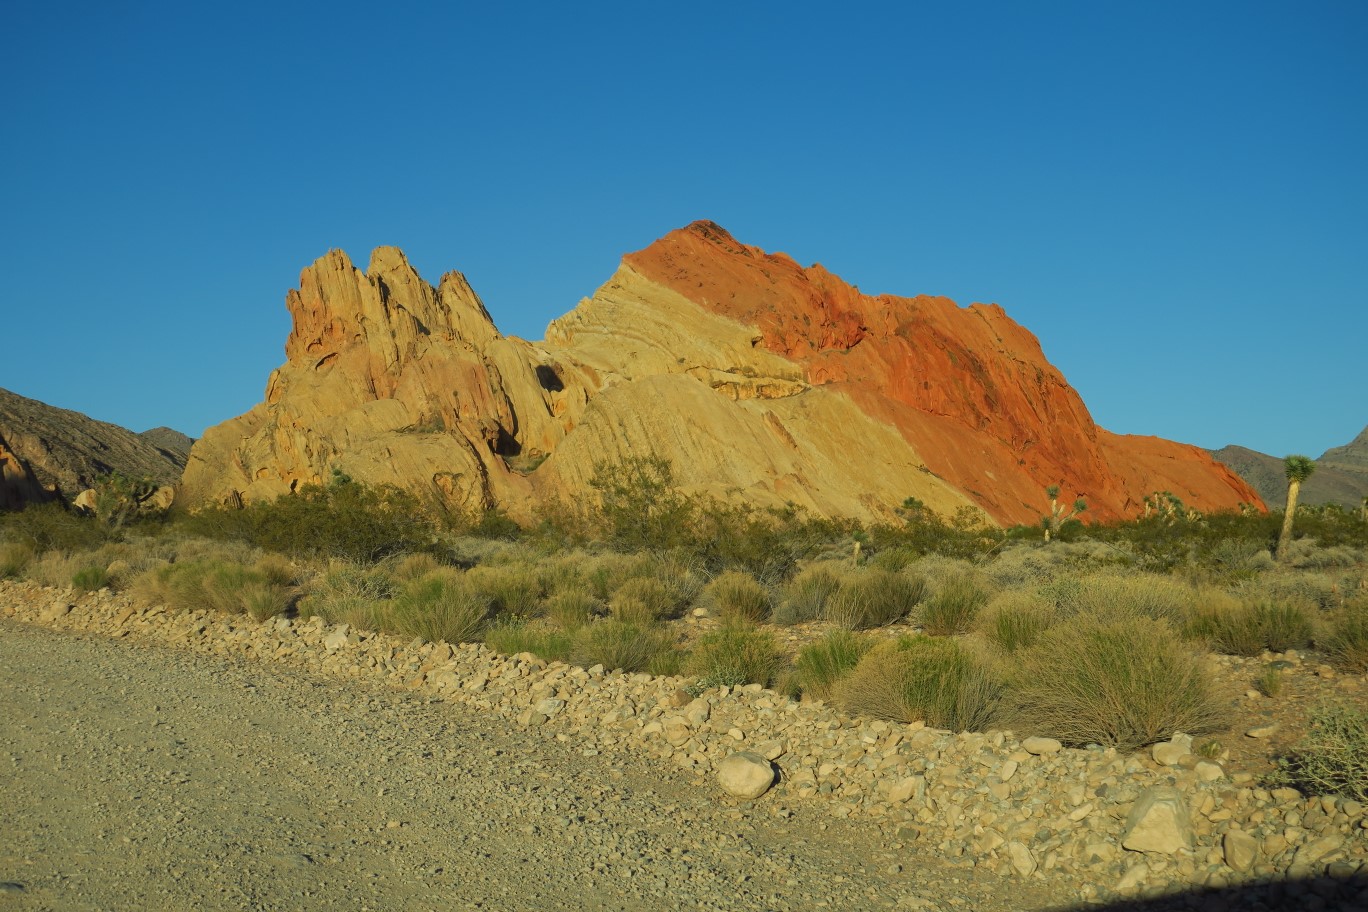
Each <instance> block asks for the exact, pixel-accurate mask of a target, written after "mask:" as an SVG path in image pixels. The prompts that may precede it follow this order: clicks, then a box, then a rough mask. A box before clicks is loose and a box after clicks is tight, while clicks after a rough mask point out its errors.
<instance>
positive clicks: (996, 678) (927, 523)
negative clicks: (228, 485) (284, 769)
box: [0, 460, 1368, 794]
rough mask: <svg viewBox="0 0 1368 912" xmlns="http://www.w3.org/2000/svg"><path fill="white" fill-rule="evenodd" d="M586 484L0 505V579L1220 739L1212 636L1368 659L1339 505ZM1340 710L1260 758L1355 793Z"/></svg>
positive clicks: (1097, 732)
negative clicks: (989, 511)
mask: <svg viewBox="0 0 1368 912" xmlns="http://www.w3.org/2000/svg"><path fill="white" fill-rule="evenodd" d="M593 488H594V490H595V491H597V492H598V494H599V495H600V501H599V502H598V503H596V504H590V505H586V506H580V507H577V508H571V507H566V506H562V507H561V508H559V509H555V510H550V511H548V514H547V515H546V516H545V517H543V518H542V520H541V521H540V522H539V523H538V524H537V525H535V526H532V527H530V528H521V527H519V526H517V525H516V524H513V523H512V522H510V521H509V520H508V519H507V518H506V517H503V516H502V515H500V514H490V515H481V516H473V517H460V516H451V515H448V514H444V513H442V512H441V511H438V510H435V509H431V508H428V507H425V505H424V504H422V503H421V502H420V501H418V500H417V499H416V498H414V497H412V496H411V495H408V494H405V493H403V492H400V491H397V490H393V489H387V488H372V487H368V486H366V485H363V484H360V483H358V482H355V481H353V480H351V479H348V478H345V477H342V476H338V477H334V478H333V479H332V481H331V482H330V483H329V484H328V485H326V486H320V487H312V488H305V489H303V490H301V491H300V492H298V493H296V494H294V495H290V496H286V497H282V498H280V499H279V500H277V501H275V502H272V503H259V504H253V505H249V506H248V507H246V508H242V509H230V508H213V509H207V510H203V511H200V512H198V513H196V514H193V515H170V516H146V515H141V514H137V515H127V516H124V517H123V518H122V519H121V520H120V521H119V522H117V523H111V522H108V521H105V520H104V519H102V518H100V517H98V516H96V517H83V516H78V515H76V514H73V513H68V512H66V511H65V510H63V509H62V508H61V507H60V505H51V504H49V505H42V506H35V507H29V508H28V509H26V510H24V511H21V512H15V513H9V514H4V515H0V576H12V577H28V578H31V579H34V580H37V581H40V582H42V583H45V584H47V585H53V586H60V587H71V588H73V589H78V590H94V589H99V588H103V587H111V588H115V589H122V590H125V591H128V592H130V593H131V594H133V595H134V596H135V597H137V598H138V599H140V600H142V601H144V602H146V603H149V604H150V603H158V604H162V605H165V606H166V607H167V608H169V609H171V610H173V611H184V610H190V609H197V608H210V609H213V610H216V611H222V612H232V613H245V614H250V615H251V616H252V617H255V618H258V619H267V618H270V617H273V616H275V615H279V614H287V615H298V616H301V617H311V616H318V617H322V618H324V619H325V620H326V621H328V622H329V623H344V624H348V625H351V626H353V627H356V628H360V629H367V630H378V631H387V632H391V633H394V634H396V635H399V636H402V637H405V638H410V639H415V638H416V639H421V640H424V641H446V642H449V643H461V642H474V641H482V642H484V643H486V644H487V645H489V646H490V647H492V648H494V649H497V650H499V651H501V652H505V653H509V654H518V653H532V654H534V655H537V656H539V657H542V658H544V659H547V660H558V661H565V662H571V663H577V664H580V665H583V666H586V667H588V666H594V665H600V666H602V667H603V668H604V669H605V670H609V671H611V670H615V669H616V670H621V671H624V672H633V673H636V672H646V673H650V674H662V675H684V676H686V678H687V679H688V682H689V683H688V685H687V686H688V687H689V688H690V689H693V690H695V691H701V690H703V689H707V688H712V687H743V686H748V685H760V686H765V687H772V688H774V689H776V690H778V691H780V692H782V693H784V694H787V695H788V696H791V697H793V698H795V699H818V700H825V701H829V702H832V703H834V704H836V705H838V706H840V707H842V708H843V709H845V710H847V711H849V712H851V713H855V714H859V715H865V716H870V717H876V718H881V719H887V720H893V721H898V722H909V721H915V720H922V721H924V722H926V723H927V724H928V725H932V726H935V727H941V728H953V729H960V730H964V729H972V730H986V729H988V728H999V729H1011V730H1013V731H1016V732H1018V733H1021V734H1037V735H1043V736H1048V737H1053V738H1056V739H1058V740H1059V741H1061V742H1062V743H1064V744H1066V745H1074V746H1086V745H1089V744H1097V745H1102V746H1114V747H1117V748H1121V749H1134V748H1139V747H1143V746H1145V745H1148V744H1152V743H1155V742H1158V741H1162V740H1165V739H1167V738H1169V737H1171V736H1172V735H1173V734H1174V733H1176V732H1184V733H1187V734H1189V735H1194V736H1197V737H1198V739H1199V741H1201V742H1202V743H1204V744H1214V745H1216V747H1215V748H1213V751H1217V750H1219V746H1220V741H1221V738H1222V737H1224V736H1225V733H1229V732H1230V731H1231V727H1232V726H1233V725H1235V724H1237V722H1238V720H1237V719H1236V718H1234V714H1235V710H1234V709H1233V708H1232V707H1233V705H1234V703H1233V701H1232V694H1231V693H1229V689H1228V688H1227V687H1226V686H1225V684H1224V683H1223V682H1222V681H1221V679H1220V678H1219V676H1217V675H1216V674H1214V673H1213V669H1214V667H1215V665H1214V657H1219V656H1223V655H1224V656H1245V657H1248V656H1256V657H1257V656H1261V655H1269V654H1272V653H1284V652H1285V651H1287V650H1300V651H1302V652H1305V653H1308V654H1311V655H1314V656H1316V657H1317V658H1318V660H1319V661H1323V662H1325V663H1327V665H1328V666H1329V667H1333V668H1334V669H1336V670H1337V671H1338V672H1339V673H1341V674H1347V675H1362V674H1365V673H1368V523H1365V522H1364V520H1363V518H1362V517H1361V516H1360V515H1359V514H1358V513H1357V512H1356V511H1354V512H1350V511H1343V510H1338V509H1335V508H1315V509H1308V508H1306V507H1302V508H1301V509H1299V510H1298V511H1297V521H1296V524H1295V527H1293V529H1294V531H1293V532H1292V533H1289V535H1290V537H1288V538H1286V539H1285V540H1281V541H1280V538H1281V537H1282V536H1283V533H1284V529H1286V528H1288V526H1287V524H1286V523H1285V522H1284V517H1282V516H1280V515H1278V514H1265V513H1259V512H1254V511H1245V512H1243V513H1228V514H1215V515H1208V516H1202V515H1199V514H1196V513H1195V512H1194V511H1190V510H1186V509H1185V508H1182V506H1181V502H1179V501H1176V498H1173V497H1172V495H1166V496H1160V495H1156V496H1155V497H1154V498H1153V499H1152V500H1151V499H1146V501H1145V502H1146V504H1147V509H1146V510H1145V511H1144V513H1143V514H1142V515H1141V516H1139V517H1137V518H1136V519H1134V520H1131V521H1128V522H1121V523H1113V524H1106V525H1103V524H1093V525H1084V524H1083V523H1082V522H1080V521H1079V519H1078V517H1077V516H1065V515H1064V514H1063V513H1062V512H1061V513H1059V515H1056V516H1053V517H1052V518H1049V519H1047V520H1046V522H1048V528H1049V531H1050V532H1051V534H1050V535H1049V537H1048V539H1044V538H1043V537H1042V536H1041V534H1040V528H1039V527H1019V528H1013V529H996V528H989V527H985V526H982V525H979V524H978V523H976V522H974V521H973V519H972V517H970V516H968V515H959V516H955V517H949V518H945V517H939V516H936V515H935V514H934V513H931V512H929V511H927V510H925V509H916V510H913V509H910V508H909V509H906V510H904V511H902V514H901V518H900V520H898V521H897V522H893V523H889V524H887V525H883V526H878V527H861V526H858V525H857V524H855V523H851V522H836V521H828V520H812V519H809V518H807V517H804V516H802V515H801V514H799V513H797V512H796V511H760V510H755V509H748V508H745V507H738V506H735V505H729V504H719V503H716V502H712V501H708V500H703V499H699V498H695V497H688V496H685V495H683V494H682V493H680V492H679V491H678V489H677V488H676V487H675V486H674V484H673V481H672V473H671V471H670V467H669V465H668V464H666V463H663V462H660V461H655V460H636V461H630V462H629V463H628V464H625V465H613V466H602V467H600V470H599V474H598V475H597V476H596V478H595V479H594V484H593ZM1175 502H1176V503H1175ZM1154 504H1158V505H1159V507H1163V508H1162V509H1160V508H1158V507H1155V506H1154ZM857 545H858V547H857ZM1274 555H1276V559H1275V556H1274ZM1275 664H1276V663H1275ZM1244 687H1246V688H1247V689H1252V690H1254V691H1257V692H1258V693H1260V694H1263V695H1265V697H1267V698H1268V699H1278V698H1279V696H1278V695H1279V694H1280V693H1281V692H1282V687H1283V677H1282V674H1281V672H1280V671H1279V669H1278V668H1276V667H1273V666H1272V665H1270V666H1269V667H1268V668H1267V669H1266V670H1265V671H1264V672H1263V673H1262V674H1260V675H1259V676H1257V677H1256V678H1251V680H1250V681H1248V682H1247V683H1245V684H1244ZM1364 726H1365V722H1364V716H1363V711H1362V710H1361V709H1358V708H1355V707H1353V706H1348V705H1346V704H1344V703H1343V702H1342V701H1341V702H1340V703H1335V704H1329V705H1327V706H1326V707H1324V708H1323V709H1321V710H1318V713H1317V715H1316V717H1315V724H1314V726H1312V728H1311V729H1310V733H1309V734H1308V738H1307V741H1306V743H1304V744H1303V745H1301V746H1300V747H1299V748H1298V749H1297V750H1295V751H1294V752H1292V753H1291V754H1289V755H1288V756H1286V757H1284V758H1283V760H1282V764H1281V766H1279V768H1278V773H1277V775H1278V776H1281V777H1282V781H1286V782H1293V783H1295V784H1296V785H1297V787H1299V788H1305V789H1310V790H1333V791H1339V792H1342V793H1345V794H1353V793H1354V789H1355V788H1356V787H1358V786H1356V785H1355V784H1354V783H1356V782H1357V783H1361V782H1362V775H1363V774H1362V769H1363V765H1364V764H1365V763H1368V744H1365V742H1364V738H1363V731H1364ZM1355 776H1357V777H1358V778H1357V779H1356V778H1354V777H1355Z"/></svg>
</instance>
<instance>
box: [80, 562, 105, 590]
mask: <svg viewBox="0 0 1368 912" xmlns="http://www.w3.org/2000/svg"><path fill="white" fill-rule="evenodd" d="M71 585H72V586H73V587H74V588H76V589H80V590H81V591H83V592H95V591H97V590H100V589H103V588H104V587H105V586H108V585H109V574H108V573H107V572H106V571H105V568H104V567H82V568H81V569H80V570H77V571H76V572H75V573H73V574H72V575H71Z"/></svg>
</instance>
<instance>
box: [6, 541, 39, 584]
mask: <svg viewBox="0 0 1368 912" xmlns="http://www.w3.org/2000/svg"><path fill="white" fill-rule="evenodd" d="M32 560H33V546H32V545H30V544H28V543H27V542H0V579H7V578H9V577H11V576H22V575H23V573H24V570H25V569H26V568H27V567H28V565H29V563H30V562H31V561H32Z"/></svg>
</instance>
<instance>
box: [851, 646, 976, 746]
mask: <svg viewBox="0 0 1368 912" xmlns="http://www.w3.org/2000/svg"><path fill="white" fill-rule="evenodd" d="M1000 697H1001V687H1000V685H999V684H998V683H997V682H995V681H994V680H993V679H992V677H991V676H990V675H989V673H988V671H987V670H986V669H985V668H984V667H983V666H982V665H981V664H980V663H979V662H978V661H977V660H976V659H975V658H974V656H973V655H972V654H970V653H969V652H968V651H967V650H966V649H965V648H964V647H963V646H962V645H960V643H958V642H957V641H955V640H948V639H937V638H932V637H925V636H917V637H901V638H899V639H897V640H891V641H888V642H885V643H881V644H879V645H878V646H876V647H874V648H873V649H871V650H870V651H869V652H868V653H866V654H865V656H864V657H863V658H862V659H861V660H860V663H859V664H858V665H857V666H856V667H855V670H854V671H853V672H851V673H850V674H849V675H848V676H846V677H845V678H844V679H843V680H841V681H840V682H839V683H838V684H837V685H836V688H835V698H836V702H837V704H839V705H840V706H841V707H842V708H843V709H845V710H846V711H848V712H852V713H856V714H859V715H864V716H873V717H874V718H878V719H888V720H890V721H893V722H915V721H917V720H918V719H923V720H925V721H926V724H927V725H930V726H933V727H935V728H946V729H950V730H952V731H971V730H972V731H981V730H983V729H984V728H986V727H987V726H988V725H989V724H990V723H991V722H992V721H993V719H994V717H995V715H996V711H997V705H998V702H999V700H1000Z"/></svg>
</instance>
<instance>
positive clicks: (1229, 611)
mask: <svg viewBox="0 0 1368 912" xmlns="http://www.w3.org/2000/svg"><path fill="white" fill-rule="evenodd" d="M1183 633H1184V635H1185V636H1187V637H1189V638H1193V639H1201V640H1204V641H1205V642H1206V643H1207V644H1208V646H1209V647H1210V648H1211V649H1213V650H1215V651H1217V652H1223V653H1226V654H1228V655H1242V656H1254V655H1258V654H1259V653H1261V652H1263V651H1264V650H1265V649H1269V650H1272V651H1273V652H1283V651H1285V650H1288V649H1296V648H1299V647H1302V646H1305V645H1307V644H1308V643H1310V642H1311V635H1312V621H1311V616H1310V614H1309V613H1308V612H1307V610H1306V608H1305V607H1304V606H1303V605H1300V604H1298V603H1296V602H1289V601H1279V602H1272V601H1259V602H1255V603H1253V604H1237V605H1236V606H1235V607H1233V608H1224V609H1222V608H1219V607H1215V608H1213V607H1212V606H1210V605H1207V606H1204V607H1203V608H1202V609H1199V610H1197V611H1194V612H1192V613H1191V614H1190V615H1189V617H1188V619H1187V622H1186V623H1185V624H1184V626H1183Z"/></svg>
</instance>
